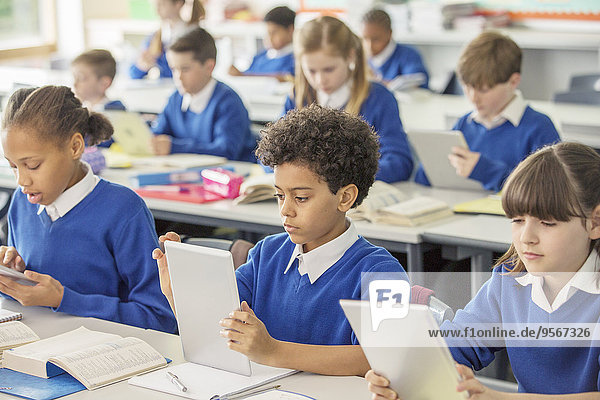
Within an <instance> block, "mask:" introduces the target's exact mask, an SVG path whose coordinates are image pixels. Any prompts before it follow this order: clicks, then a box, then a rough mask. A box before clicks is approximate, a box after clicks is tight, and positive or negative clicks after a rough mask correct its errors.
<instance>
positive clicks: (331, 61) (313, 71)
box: [301, 50, 352, 94]
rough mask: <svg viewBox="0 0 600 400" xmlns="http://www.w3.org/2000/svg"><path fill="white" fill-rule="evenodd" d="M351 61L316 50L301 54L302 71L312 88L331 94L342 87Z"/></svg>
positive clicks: (348, 73)
mask: <svg viewBox="0 0 600 400" xmlns="http://www.w3.org/2000/svg"><path fill="white" fill-rule="evenodd" d="M351 61H352V60H346V59H345V58H344V57H341V56H332V55H330V54H328V53H326V52H325V51H323V50H317V51H315V52H312V53H306V54H304V55H302V58H301V65H302V72H303V73H304V76H305V77H306V80H307V81H308V84H309V85H310V86H311V87H312V88H313V89H315V90H321V91H323V92H325V93H327V94H331V93H333V92H335V91H336V90H337V89H339V88H340V87H342V85H343V84H344V83H346V81H347V80H348V78H349V77H350V68H349V66H350V62H351Z"/></svg>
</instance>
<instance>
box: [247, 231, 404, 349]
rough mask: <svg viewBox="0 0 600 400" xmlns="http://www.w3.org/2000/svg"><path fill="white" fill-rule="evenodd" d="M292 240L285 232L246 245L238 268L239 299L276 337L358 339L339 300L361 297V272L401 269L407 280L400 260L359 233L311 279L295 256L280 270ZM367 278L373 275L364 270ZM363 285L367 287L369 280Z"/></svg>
mask: <svg viewBox="0 0 600 400" xmlns="http://www.w3.org/2000/svg"><path fill="white" fill-rule="evenodd" d="M295 246H296V245H295V244H294V243H293V242H292V241H291V240H290V238H289V236H288V235H287V233H280V234H277V235H272V236H268V237H267V238H265V239H263V240H262V241H260V242H258V243H257V244H256V246H254V248H252V250H250V254H249V256H248V262H247V263H246V264H244V265H242V266H241V267H240V268H238V269H237V271H236V277H237V284H238V291H239V294H240V301H244V300H245V301H247V302H248V305H249V306H250V307H251V308H252V309H253V310H254V312H255V313H256V316H257V317H258V318H259V319H260V320H261V321H262V322H263V323H264V324H265V326H266V327H267V330H268V331H269V334H270V335H271V336H272V337H273V338H275V339H277V340H283V341H287V342H296V343H304V344H318V345H342V344H358V341H357V339H356V337H355V336H354V334H353V333H352V329H351V328H350V324H349V323H348V321H347V320H346V317H345V316H344V312H343V310H342V308H341V306H340V304H339V300H340V299H361V274H363V273H370V272H378V273H394V274H393V276H392V277H391V279H397V278H398V273H400V274H401V275H402V276H403V277H404V278H405V279H406V280H408V277H406V273H405V272H404V269H403V268H402V266H401V265H400V263H399V262H398V260H396V259H395V258H394V257H392V255H391V254H390V253H388V252H387V250H385V249H383V248H381V247H377V246H374V245H372V244H371V243H369V242H368V241H367V240H366V239H364V238H363V237H359V238H358V240H357V241H356V242H354V244H353V245H352V246H351V247H350V248H349V249H348V250H347V251H346V253H344V255H343V256H342V258H340V259H339V260H338V261H337V262H336V263H335V264H334V265H332V266H331V267H330V268H329V269H328V270H327V271H325V272H324V273H323V275H321V276H320V277H319V279H317V280H316V281H315V282H314V283H313V284H312V285H311V284H310V280H309V278H308V274H305V275H303V276H301V275H300V274H299V272H298V261H297V260H296V261H294V264H293V265H292V266H291V268H290V269H289V270H288V272H287V273H286V274H284V273H283V272H284V271H285V269H286V267H287V265H288V263H289V261H290V257H291V256H292V253H293V251H294V248H295ZM384 276H385V275H384ZM365 279H366V280H372V279H374V277H369V276H368V275H367V276H365ZM376 279H385V278H382V277H381V276H377V277H376ZM365 287H367V288H368V283H367V284H366V285H365Z"/></svg>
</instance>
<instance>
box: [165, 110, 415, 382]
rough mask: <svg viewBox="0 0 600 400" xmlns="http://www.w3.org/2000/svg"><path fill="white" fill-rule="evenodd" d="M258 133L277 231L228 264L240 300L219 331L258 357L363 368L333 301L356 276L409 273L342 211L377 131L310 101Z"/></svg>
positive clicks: (366, 178) (360, 194)
mask: <svg viewBox="0 0 600 400" xmlns="http://www.w3.org/2000/svg"><path fill="white" fill-rule="evenodd" d="M262 134H263V135H262V139H261V141H260V142H259V145H258V149H257V151H256V154H257V156H258V158H259V159H260V160H261V161H262V163H263V164H265V165H268V166H270V167H272V168H273V170H274V173H275V188H276V192H277V194H276V196H277V199H278V203H279V213H280V216H281V220H282V223H283V226H284V228H285V231H286V233H281V234H277V235H272V236H269V237H267V238H265V239H263V240H262V241H260V242H259V243H257V244H256V246H254V248H253V249H252V250H251V251H250V254H249V255H248V262H247V263H246V264H244V265H242V266H241V267H240V268H238V269H237V271H236V277H237V284H238V291H239V295H240V300H241V301H242V306H241V310H240V311H233V312H232V313H231V314H230V315H229V316H224V319H223V320H222V321H221V325H222V326H223V328H224V329H223V330H222V331H221V335H222V336H223V337H225V338H226V339H227V345H228V346H229V347H230V348H231V349H233V350H236V351H239V352H241V353H243V354H245V355H247V356H248V358H250V359H251V360H252V361H255V362H258V363H261V364H267V365H271V366H275V367H282V368H291V369H298V370H302V371H309V372H314V373H319V374H328V375H364V374H365V372H366V371H367V370H368V369H369V364H368V362H367V360H366V358H365V356H364V354H363V352H362V350H361V348H360V346H359V345H358V341H357V339H356V337H355V336H354V334H353V333H352V329H351V328H350V325H349V324H348V322H347V321H346V318H345V317H344V313H343V311H342V309H341V307H340V306H339V303H338V301H339V299H360V298H361V297H363V296H364V295H365V293H361V277H362V275H363V273H366V274H371V273H385V274H386V275H385V277H386V278H388V277H389V278H390V279H397V278H398V277H399V276H400V277H402V279H408V278H407V276H406V273H405V272H404V269H403V268H402V266H401V265H400V263H399V262H398V261H397V260H396V259H395V258H394V257H392V255H391V254H390V253H388V252H387V251H386V250H385V249H383V248H380V247H377V246H374V245H372V244H371V243H369V242H368V241H367V240H366V239H364V238H363V237H361V236H359V235H358V233H357V231H356V228H355V226H354V224H353V223H352V221H351V220H349V219H348V218H346V212H347V211H348V210H350V209H351V208H352V207H356V206H358V205H359V204H360V203H361V202H362V201H363V199H364V198H365V197H366V196H367V194H368V192H369V188H370V186H371V185H372V184H373V181H374V179H375V173H376V172H377V168H378V158H379V152H378V150H379V145H378V143H377V136H376V134H375V133H374V132H373V131H372V129H371V128H370V127H369V125H368V124H367V123H365V122H364V121H363V120H362V119H361V118H360V117H357V116H353V115H351V114H348V113H347V112H345V111H342V110H335V109H330V108H324V107H321V106H318V105H311V106H309V107H305V108H302V109H300V110H292V111H290V112H288V113H287V114H286V115H285V116H284V117H283V118H281V119H280V120H278V121H277V122H275V123H272V124H270V125H268V126H267V128H266V129H265V130H264V131H263V132H262ZM159 240H160V241H164V240H178V236H177V235H176V234H175V233H172V232H170V233H168V234H167V235H165V236H162V237H161V238H160V239H159ZM153 257H154V258H155V259H157V263H158V268H159V271H160V276H161V287H162V289H163V293H164V294H165V296H166V297H167V299H169V302H170V303H171V304H173V301H172V300H173V299H172V292H171V288H170V283H169V282H170V280H169V276H168V267H167V262H166V257H164V255H163V254H162V252H161V251H160V250H159V249H156V250H154V253H153ZM387 274H390V275H387ZM371 277H372V275H371ZM365 278H366V279H369V275H366V276H365ZM378 279H381V276H378ZM365 287H366V286H365ZM225 317H226V318H225Z"/></svg>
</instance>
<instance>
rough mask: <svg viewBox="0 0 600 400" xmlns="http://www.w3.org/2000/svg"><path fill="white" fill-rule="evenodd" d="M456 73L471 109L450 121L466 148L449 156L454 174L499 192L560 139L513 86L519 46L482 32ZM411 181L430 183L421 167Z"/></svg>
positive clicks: (517, 78)
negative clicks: (521, 164) (529, 159)
mask: <svg viewBox="0 0 600 400" xmlns="http://www.w3.org/2000/svg"><path fill="white" fill-rule="evenodd" d="M457 74H458V77H459V79H460V80H461V83H462V85H463V89H464V92H465V95H466V96H467V97H468V98H469V101H471V103H473V105H474V106H475V110H474V111H472V112H469V113H468V114H466V115H464V116H463V117H461V118H460V119H459V120H458V122H457V123H456V124H455V125H454V128H453V129H455V130H459V131H461V132H462V133H463V135H464V137H465V141H466V142H467V145H468V146H469V148H468V149H467V148H464V147H453V148H452V153H451V154H449V155H448V159H449V160H450V164H452V166H453V167H454V168H456V173H457V174H458V175H460V176H464V177H466V178H470V179H475V180H477V181H479V182H481V183H482V185H483V187H484V188H485V189H487V190H494V191H499V190H500V189H502V185H503V184H504V181H505V180H506V178H507V177H508V175H509V174H510V172H511V171H512V170H513V169H514V167H516V166H517V164H518V163H519V162H521V161H522V160H523V159H525V157H527V156H528V155H529V154H531V153H533V152H534V151H536V150H537V149H538V148H540V147H543V146H545V145H548V144H552V143H556V142H559V141H560V137H559V135H558V132H557V131H556V128H555V127H554V124H553V123H552V121H551V120H550V118H549V117H548V116H547V115H545V114H542V113H541V112H539V111H535V110H534V109H533V108H531V107H530V106H529V105H527V102H526V101H525V100H524V99H523V96H522V94H521V92H520V91H519V90H517V87H518V86H519V83H520V82H521V49H520V48H519V46H517V44H516V43H515V42H514V41H513V40H512V39H511V38H509V37H508V36H505V35H503V34H501V33H498V32H493V31H489V32H484V33H482V34H480V35H479V36H477V37H476V38H475V39H473V41H472V42H471V43H469V45H468V46H467V47H466V48H465V49H464V50H463V53H462V55H461V57H460V59H459V61H458V68H457ZM415 181H416V182H418V183H422V184H424V185H429V180H428V179H427V176H426V175H425V171H424V170H423V167H422V166H419V170H418V171H417V174H416V176H415Z"/></svg>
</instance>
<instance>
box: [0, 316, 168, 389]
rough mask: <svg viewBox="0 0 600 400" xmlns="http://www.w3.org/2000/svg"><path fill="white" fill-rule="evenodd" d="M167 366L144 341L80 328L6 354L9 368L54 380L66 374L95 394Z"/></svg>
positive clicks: (5, 363)
mask: <svg viewBox="0 0 600 400" xmlns="http://www.w3.org/2000/svg"><path fill="white" fill-rule="evenodd" d="M165 365H167V360H166V359H165V358H164V357H163V356H162V355H160V353H158V352H157V351H156V350H155V349H153V348H152V347H151V346H150V345H149V344H147V343H146V342H144V341H143V340H141V339H138V338H134V337H127V338H122V337H121V336H119V335H114V334H110V333H103V332H97V331H92V330H89V329H86V328H85V327H80V328H78V329H75V330H73V331H70V332H67V333H63V334H61V335H57V336H53V337H50V338H47V339H44V340H39V341H37V342H34V343H30V344H27V345H24V346H21V347H18V348H16V349H12V350H8V351H5V352H4V363H3V366H4V367H5V368H9V369H11V370H13V371H17V372H21V373H25V374H29V375H33V376H37V377H40V378H50V379H54V378H53V377H56V376H58V375H61V374H64V373H65V372H66V373H68V374H69V375H71V376H72V377H73V378H75V379H77V380H78V381H79V382H81V383H82V384H83V385H84V386H85V387H86V388H87V389H89V390H93V389H96V388H99V387H102V386H105V385H108V384H111V383H114V382H118V381H120V380H123V379H127V378H129V377H131V376H133V375H136V374H139V373H142V372H147V371H150V370H153V369H156V368H160V367H163V366H165Z"/></svg>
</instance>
